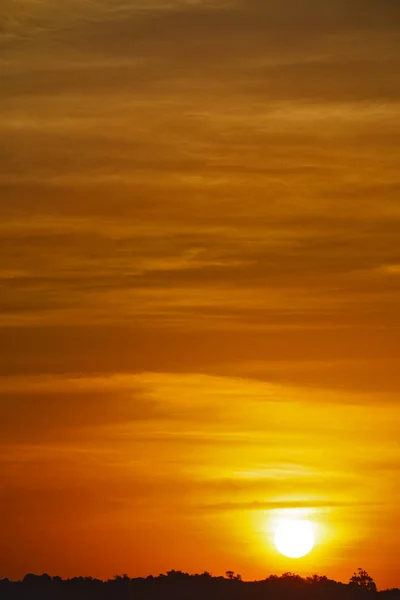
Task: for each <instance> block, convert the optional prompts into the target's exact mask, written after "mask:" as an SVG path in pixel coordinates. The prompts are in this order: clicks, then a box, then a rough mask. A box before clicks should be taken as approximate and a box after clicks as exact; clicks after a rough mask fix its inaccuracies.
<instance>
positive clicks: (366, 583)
mask: <svg viewBox="0 0 400 600" xmlns="http://www.w3.org/2000/svg"><path fill="white" fill-rule="evenodd" d="M349 583H350V584H352V585H356V586H358V587H360V588H362V589H364V590H368V591H369V592H376V584H375V581H374V580H373V579H372V577H371V576H370V575H369V574H368V573H367V571H365V570H364V569H361V568H359V569H358V573H354V575H353V576H352V577H350V582H349Z"/></svg>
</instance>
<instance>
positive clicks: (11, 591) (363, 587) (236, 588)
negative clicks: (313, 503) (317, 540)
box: [0, 569, 400, 600]
mask: <svg viewBox="0 0 400 600" xmlns="http://www.w3.org/2000/svg"><path fill="white" fill-rule="evenodd" d="M378 596H379V600H380V599H382V600H383V599H388V600H389V599H392V598H393V599H394V600H400V590H399V589H397V588H396V589H392V590H385V591H380V592H377V591H376V586H375V583H374V581H373V579H372V577H370V576H369V575H368V573H367V572H366V571H364V570H362V569H359V570H358V572H357V573H354V575H353V576H352V577H351V578H350V581H349V583H347V584H345V583H339V582H337V581H333V580H331V579H328V578H327V577H323V576H319V575H314V576H313V577H307V578H302V577H300V576H299V575H295V574H293V573H285V574H284V575H282V576H280V577H278V576H277V575H271V576H270V577H268V578H267V579H264V580H261V581H246V582H245V581H242V579H241V576H240V575H235V573H233V571H227V572H226V577H213V576H212V575H211V574H210V573H208V572H204V573H201V574H196V575H189V574H188V573H182V572H181V571H169V572H168V573H167V574H166V575H159V576H158V577H153V576H149V577H146V578H136V579H130V578H129V577H128V576H127V575H117V576H116V577H115V578H114V579H110V580H108V581H101V580H99V579H93V578H92V577H74V578H72V579H65V580H63V579H61V578H60V577H50V576H49V575H47V574H45V575H33V574H29V575H26V576H25V577H24V579H23V580H22V581H9V580H8V579H2V580H0V600H25V599H26V600H59V599H60V600H84V599H85V600H92V599H93V600H103V599H104V600H125V599H127V600H128V599H129V600H192V599H193V600H213V599H216V600H269V599H270V600H275V599H281V598H282V599H288V600H297V599H299V600H302V599H304V600H306V599H308V598H310V599H311V600H314V599H315V600H322V599H324V600H326V599H327V600H331V599H332V600H333V599H339V600H341V599H343V600H346V599H349V600H352V599H355V600H357V599H360V598H371V597H378Z"/></svg>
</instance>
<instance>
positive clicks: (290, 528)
mask: <svg viewBox="0 0 400 600" xmlns="http://www.w3.org/2000/svg"><path fill="white" fill-rule="evenodd" d="M314 543H315V539H314V530H313V526H312V524H311V523H310V522H309V521H301V520H286V521H282V522H281V523H280V524H279V525H278V527H277V529H276V532H275V546H276V547H277V549H278V550H279V552H280V553H281V554H283V555H284V556H287V557H288V558H301V557H302V556H305V555H306V554H308V553H309V552H311V550H312V549H313V547H314Z"/></svg>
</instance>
